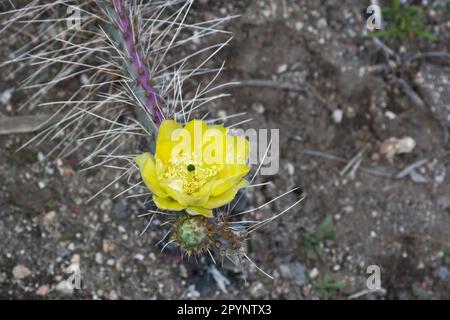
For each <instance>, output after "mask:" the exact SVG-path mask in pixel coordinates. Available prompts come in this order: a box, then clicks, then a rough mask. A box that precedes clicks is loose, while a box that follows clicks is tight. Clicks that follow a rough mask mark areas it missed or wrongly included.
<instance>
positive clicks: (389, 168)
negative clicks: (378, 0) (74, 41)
mask: <svg viewBox="0 0 450 320" xmlns="http://www.w3.org/2000/svg"><path fill="white" fill-rule="evenodd" d="M446 5H447V4H446V1H432V4H431V5H430V8H429V9H430V10H429V11H428V15H427V19H428V20H427V22H428V24H429V25H430V26H432V27H430V28H431V29H432V31H433V32H434V33H435V34H437V35H438V37H439V40H438V41H435V42H430V41H426V40H420V39H414V41H406V40H400V39H391V40H387V41H386V43H387V44H388V45H389V46H390V47H391V48H393V49H394V50H395V51H396V52H398V54H399V56H401V57H402V59H405V61H406V60H407V59H408V57H413V56H415V55H416V54H418V53H423V52H431V51H448V49H449V48H450V43H449V41H450V40H449V39H450V22H449V21H450V16H449V15H448V13H447V14H446V13H445V6H446ZM364 11H365V7H364V6H363V4H362V2H361V1H352V0H347V1H332V0H329V1H306V0H297V1H288V0H260V1H249V0H233V1H212V0H209V1H208V0H199V1H197V2H196V4H195V5H194V7H193V9H192V17H191V19H210V18H212V17H219V16H224V15H226V14H230V15H234V14H239V15H241V17H239V18H237V19H234V20H233V21H231V22H230V23H229V24H228V25H227V29H229V30H231V31H233V32H234V34H235V36H234V39H233V40H232V42H231V43H230V44H229V45H228V46H227V47H226V48H225V49H224V51H223V52H222V54H221V56H220V57H217V61H216V62H217V63H218V64H219V63H220V61H221V60H223V59H225V60H226V62H227V69H226V71H225V72H224V74H223V76H222V79H223V80H224V81H226V80H241V81H242V82H243V83H242V85H240V86H237V87H234V88H233V89H230V92H231V93H232V96H231V97H229V98H226V99H222V100H220V101H216V102H214V103H212V104H211V106H210V107H209V108H210V109H211V112H213V113H215V114H217V115H219V116H223V115H225V114H232V113H235V112H243V111H245V112H247V117H249V118H253V121H252V122H249V123H246V124H244V125H243V126H242V127H246V128H279V129H280V152H281V159H280V173H279V174H278V175H277V176H273V177H260V178H258V182H266V181H269V180H271V181H273V185H270V186H267V187H264V188H260V189H254V190H252V192H249V198H250V203H252V204H253V205H254V206H258V205H261V204H263V203H264V202H266V201H268V200H270V199H272V198H274V197H275V196H277V195H278V194H281V193H283V192H285V191H287V190H289V189H291V188H292V187H294V186H301V188H302V190H303V191H304V193H305V195H306V199H305V201H304V202H303V204H302V205H301V206H299V207H296V208H295V209H294V210H292V211H290V212H289V213H288V214H286V215H284V216H282V217H281V218H280V219H278V220H276V221H275V222H273V223H271V224H269V225H268V226H266V227H264V228H262V229H260V230H258V232H255V233H253V234H252V236H251V237H250V239H249V242H248V248H247V251H248V254H249V256H251V257H252V259H253V260H255V261H256V262H257V263H258V265H259V266H261V267H262V268H263V269H264V270H265V271H266V272H268V273H270V274H272V275H273V276H274V280H271V279H269V278H267V277H265V276H264V275H262V274H261V273H259V272H258V271H257V270H256V268H254V267H251V266H248V267H247V268H246V270H247V279H246V281H244V279H243V275H242V272H241V270H240V269H239V268H237V267H235V266H233V265H231V264H228V263H225V264H224V266H223V267H222V266H215V265H214V264H213V263H212V262H211V260H210V259H209V258H207V257H205V258H201V259H198V261H195V260H194V259H191V260H186V259H184V260H181V258H180V254H179V251H178V250H177V249H176V248H173V247H170V246H169V247H168V248H166V249H165V250H164V251H163V252H161V245H157V243H158V241H159V240H160V239H161V237H162V236H163V235H164V234H165V232H166V229H165V227H164V226H161V225H160V224H161V222H162V221H159V220H158V219H155V221H154V223H153V225H152V227H151V228H150V229H149V230H148V231H147V232H145V233H144V235H143V236H142V237H140V236H139V234H140V233H141V232H142V230H143V229H144V228H145V226H146V223H147V220H145V218H144V219H143V218H138V217H137V216H138V214H139V213H141V212H142V207H143V203H142V202H140V201H137V200H135V199H127V198H126V197H118V198H114V196H115V195H116V194H117V193H119V192H120V191H121V190H123V188H124V184H123V183H122V184H120V183H117V184H115V185H113V186H112V187H111V188H109V189H108V190H107V191H106V192H104V193H102V194H101V196H99V197H96V198H95V199H94V200H93V201H90V202H88V203H87V202H86V200H87V199H89V198H90V197H91V196H92V195H93V194H95V193H96V192H97V191H98V190H99V189H101V188H102V187H103V186H105V185H106V184H107V183H108V181H111V178H113V177H114V175H116V174H117V173H116V172H113V171H112V170H108V169H93V170H91V171H87V172H78V169H79V168H78V165H77V163H78V161H79V160H80V157H79V155H78V152H77V153H75V154H72V155H71V156H70V157H68V158H64V159H59V158H50V159H46V158H44V157H43V154H44V153H45V152H46V151H48V150H50V149H51V148H52V147H53V146H54V144H52V142H51V141H48V142H45V143H44V144H43V145H42V146H41V147H40V148H33V147H29V148H25V149H24V150H22V151H20V152H16V150H17V149H18V147H20V146H21V145H22V144H23V143H25V142H26V141H28V140H29V139H30V138H32V137H33V135H32V134H10V135H0V154H1V156H0V181H2V185H1V186H0V243H1V247H2V248H1V250H0V297H1V298H7V299H20V298H32V299H92V298H94V299H219V298H220V299H235V298H242V299H249V298H252V299H255V298H256V299H316V298H320V299H348V298H351V297H358V298H361V299H449V298H450V296H449V292H450V290H449V289H450V269H449V268H450V196H449V195H450V184H449V176H448V174H447V173H448V172H447V171H448V169H449V164H450V161H449V159H450V158H449V156H448V150H449V143H448V137H447V136H448V133H449V131H448V129H449V125H450V118H449V116H450V107H449V106H450V86H449V83H450V82H449V74H450V65H449V63H448V61H449V59H448V58H447V59H442V58H439V57H437V58H436V57H431V58H422V59H416V60H414V61H413V62H411V63H409V64H405V65H404V66H403V67H401V68H400V67H399V66H396V65H395V62H394V59H393V58H390V59H389V60H386V57H385V55H384V51H383V50H382V49H380V47H379V46H377V45H376V44H374V42H373V41H372V39H370V38H366V37H364V36H363V35H362V32H363V29H364V26H365V19H366V17H365V16H364V14H363V12H364ZM202 45H203V44H202ZM8 50H9V49H8V48H7V46H5V47H3V48H2V49H1V51H0V60H2V59H3V58H4V57H5V56H7V55H8V53H9V52H8ZM393 64H394V65H393ZM4 74H6V73H4ZM402 79H403V80H402ZM255 80H257V81H260V80H264V81H271V86H272V87H269V88H268V87H261V86H254V85H250V84H251V81H255ZM402 81H405V82H406V83H408V86H409V88H410V89H411V90H412V92H414V93H416V94H417V95H418V97H420V100H422V101H424V104H425V105H424V107H421V106H418V104H417V102H416V103H415V102H414V100H413V99H411V95H408V94H405V90H404V86H402V85H403V84H402ZM280 83H281V84H289V85H290V86H291V87H292V86H295V87H296V88H297V87H298V88H300V89H299V90H285V89H283V88H280V87H279V85H280ZM17 86H18V83H17V79H10V78H7V79H4V80H0V96H1V97H2V102H0V116H1V117H7V116H13V115H17V114H19V113H18V111H17V110H18V107H19V106H20V103H21V102H22V101H24V99H25V98H24V97H23V96H21V95H20V92H17V91H13V92H12V93H11V97H9V95H8V89H9V88H15V87H17ZM277 86H278V87H277ZM64 89H66V90H68V89H67V88H62V89H61V90H62V91H63V90H64ZM55 94H56V93H55ZM393 137H394V138H397V139H401V138H403V137H410V138H412V139H413V141H414V143H415V147H414V148H413V149H412V150H407V151H408V152H405V153H403V154H392V155H389V153H390V152H391V151H392V150H393V148H394V149H395V147H396V146H398V145H397V144H398V141H399V140H393V139H391V140H388V139H389V138H393ZM407 149H408V148H407ZM81 151H82V150H80V152H81ZM394 153H395V152H394ZM358 155H359V158H358V157H356V156H358ZM354 157H356V160H358V159H360V161H361V163H360V166H359V167H358V166H356V167H355V166H350V167H349V169H348V168H346V165H347V163H348V162H349V161H350V160H351V159H352V158H354ZM412 164H417V165H416V166H415V167H411V165H412ZM352 168H354V170H352ZM344 169H347V170H344ZM405 169H406V170H405ZM296 197H298V194H297V195H292V197H290V198H289V197H287V198H286V200H285V201H282V202H281V201H280V202H276V203H274V204H271V205H269V206H267V207H265V208H264V209H262V210H257V211H255V212H254V213H253V214H252V219H261V218H262V217H266V216H270V215H272V214H274V213H276V212H279V211H281V210H283V208H285V207H286V206H287V205H289V204H291V203H292V202H293V201H294V200H295V198H296ZM327 217H329V218H327ZM324 220H325V221H326V222H328V225H327V226H326V227H324V228H323V230H322V229H321V228H320V224H321V223H322V222H323V221H324ZM321 230H322V231H323V232H321ZM314 236H315V237H316V238H318V240H317V241H316V242H314V241H312V240H311V237H313V238H314ZM155 245H156V246H155ZM315 249H316V250H315ZM370 265H377V266H379V267H380V269H381V286H382V288H383V289H384V290H381V291H380V292H376V293H367V292H364V290H365V289H366V279H367V277H368V276H369V275H368V274H367V272H366V271H367V267H368V266H370ZM71 266H72V267H73V266H79V268H80V270H81V277H82V286H81V289H80V290H78V289H75V290H68V289H67V288H66V287H65V286H63V281H64V280H66V279H67V278H68V277H69V276H70V274H69V273H67V272H66V271H67V268H69V267H71Z"/></svg>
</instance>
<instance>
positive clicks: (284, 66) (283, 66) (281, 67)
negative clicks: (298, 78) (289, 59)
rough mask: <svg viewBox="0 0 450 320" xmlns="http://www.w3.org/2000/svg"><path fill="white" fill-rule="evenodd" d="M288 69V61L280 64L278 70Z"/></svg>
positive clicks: (284, 70)
mask: <svg viewBox="0 0 450 320" xmlns="http://www.w3.org/2000/svg"><path fill="white" fill-rule="evenodd" d="M287 69H288V65H287V64H286V63H284V64H282V65H279V66H278V69H277V72H278V73H283V72H286V71H287Z"/></svg>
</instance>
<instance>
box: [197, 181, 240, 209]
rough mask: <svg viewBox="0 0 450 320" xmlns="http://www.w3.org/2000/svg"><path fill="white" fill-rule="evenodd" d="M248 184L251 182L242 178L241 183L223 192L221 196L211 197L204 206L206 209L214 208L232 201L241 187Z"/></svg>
mask: <svg viewBox="0 0 450 320" xmlns="http://www.w3.org/2000/svg"><path fill="white" fill-rule="evenodd" d="M248 184H249V183H248V181H247V180H242V181H241V182H240V183H238V184H237V185H235V186H233V187H232V188H230V189H229V190H228V191H226V192H224V193H222V194H221V195H220V196H217V197H210V198H209V200H208V202H207V203H206V204H205V205H204V206H203V207H204V208H206V209H214V208H219V207H222V206H224V205H226V204H227V203H230V202H231V201H233V199H234V198H235V197H236V193H237V192H238V191H239V189H241V188H244V187H246V186H248Z"/></svg>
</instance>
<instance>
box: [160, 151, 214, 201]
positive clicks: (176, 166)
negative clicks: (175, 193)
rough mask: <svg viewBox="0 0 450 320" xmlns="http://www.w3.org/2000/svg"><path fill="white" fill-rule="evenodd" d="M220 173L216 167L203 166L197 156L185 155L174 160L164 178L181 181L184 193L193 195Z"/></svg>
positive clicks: (171, 160)
mask: <svg viewBox="0 0 450 320" xmlns="http://www.w3.org/2000/svg"><path fill="white" fill-rule="evenodd" d="M217 173H218V169H217V166H216V165H205V164H202V163H201V162H200V161H199V160H198V159H197V157H196V156H195V154H183V155H182V156H179V157H176V158H172V159H170V160H169V164H168V166H167V167H166V171H165V172H164V178H166V179H169V178H175V179H177V180H179V181H181V190H180V191H182V192H183V193H187V194H192V193H194V192H196V191H197V190H198V189H200V188H201V187H202V186H204V185H205V184H206V183H207V182H208V181H209V179H210V178H212V177H214V176H215V175H216V174H217Z"/></svg>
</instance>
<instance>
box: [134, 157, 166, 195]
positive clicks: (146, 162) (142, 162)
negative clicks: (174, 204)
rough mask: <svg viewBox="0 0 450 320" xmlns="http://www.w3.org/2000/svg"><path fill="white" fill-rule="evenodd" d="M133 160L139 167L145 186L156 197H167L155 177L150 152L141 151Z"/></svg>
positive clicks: (153, 162)
mask: <svg viewBox="0 0 450 320" xmlns="http://www.w3.org/2000/svg"><path fill="white" fill-rule="evenodd" d="M134 161H135V162H136V164H137V165H138V167H139V170H140V172H141V176H142V180H143V181H144V183H145V185H146V186H147V188H149V189H150V191H151V192H153V194H155V195H157V196H158V197H167V194H166V193H165V192H164V190H163V189H162V188H161V186H160V185H159V183H158V179H157V178H156V167H155V159H154V157H153V156H152V155H151V154H150V153H148V152H147V153H143V154H141V155H139V156H137V157H135V158H134Z"/></svg>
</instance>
